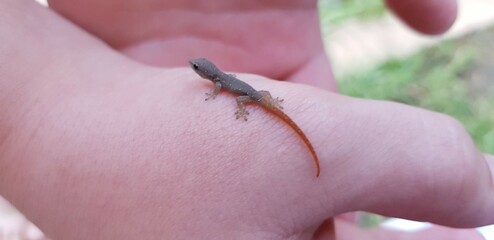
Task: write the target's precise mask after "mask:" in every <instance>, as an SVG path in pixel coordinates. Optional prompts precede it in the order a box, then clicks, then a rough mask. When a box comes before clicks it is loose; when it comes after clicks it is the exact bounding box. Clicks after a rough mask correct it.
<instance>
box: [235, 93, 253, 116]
mask: <svg viewBox="0 0 494 240" xmlns="http://www.w3.org/2000/svg"><path fill="white" fill-rule="evenodd" d="M246 102H252V99H251V98H250V97H249V96H238V97H237V106H238V109H237V111H236V112H235V116H236V119H239V118H243V119H244V120H245V121H247V116H248V115H249V111H247V109H245V105H244V103H246Z"/></svg>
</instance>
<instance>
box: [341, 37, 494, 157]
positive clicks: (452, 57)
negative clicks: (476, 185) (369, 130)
mask: <svg viewBox="0 0 494 240" xmlns="http://www.w3.org/2000/svg"><path fill="white" fill-rule="evenodd" d="M481 53H482V52H481V51H480V50H479V48H477V46H476V45H475V44H473V43H470V42H469V41H463V40H457V41H450V42H447V43H444V44H441V45H439V46H437V47H433V48H429V49H425V50H423V51H421V52H419V53H417V54H415V55H413V56H410V57H408V58H406V59H402V60H391V61H388V62H386V63H384V64H382V65H381V66H379V67H377V68H376V69H373V70H370V71H365V72H360V73H356V74H352V75H350V76H346V77H343V78H342V80H341V81H340V89H341V92H342V93H344V94H346V95H351V96H356V97H362V98H371V99H382V100H390V101H396V102H402V103H405V104H409V105H414V106H419V107H422V108H426V109H430V110H433V111H437V112H442V113H445V114H448V115H450V116H453V117H455V118H457V119H458V120H460V121H461V122H463V123H464V125H465V127H466V129H467V130H468V132H469V133H470V134H471V136H472V137H473V139H474V140H475V143H476V144H477V146H478V147H479V148H480V149H481V150H482V151H485V152H489V153H494V104H493V103H494V87H493V85H494V83H492V81H490V82H491V84H490V86H489V84H486V85H485V86H484V87H481V88H480V90H479V89H478V87H477V89H476V88H475V87H473V84H471V80H470V78H471V75H473V74H472V71H473V69H475V66H476V64H477V61H478V59H479V58H480V55H481Z"/></svg>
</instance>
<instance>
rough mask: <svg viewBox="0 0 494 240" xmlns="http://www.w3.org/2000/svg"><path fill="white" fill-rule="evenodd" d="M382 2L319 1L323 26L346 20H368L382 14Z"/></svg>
mask: <svg viewBox="0 0 494 240" xmlns="http://www.w3.org/2000/svg"><path fill="white" fill-rule="evenodd" d="M384 12H385V7H384V3H383V0H319V14H320V16H321V21H322V25H323V26H327V25H329V24H335V23H340V22H343V21H345V20H348V19H369V18H375V17H380V16H382V15H383V14H384Z"/></svg>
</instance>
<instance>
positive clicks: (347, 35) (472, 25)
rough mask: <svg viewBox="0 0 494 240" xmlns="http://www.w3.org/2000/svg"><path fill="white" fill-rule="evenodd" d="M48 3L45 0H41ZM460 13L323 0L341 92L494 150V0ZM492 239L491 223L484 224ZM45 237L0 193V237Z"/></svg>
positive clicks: (477, 1)
mask: <svg viewBox="0 0 494 240" xmlns="http://www.w3.org/2000/svg"><path fill="white" fill-rule="evenodd" d="M37 1H38V2H40V3H41V4H43V5H46V0H37ZM458 1H459V19H458V21H457V22H456V23H455V25H454V27H453V28H452V29H451V30H450V31H449V32H448V33H447V34H445V35H443V36H440V37H427V36H422V35H419V34H417V33H415V32H412V31H411V30H409V29H408V28H407V27H406V26H404V25H403V24H402V23H400V21H399V20H397V19H396V18H395V17H394V16H392V15H391V14H390V13H389V12H387V11H386V9H385V6H384V4H383V2H382V0H319V3H320V15H321V23H322V24H321V27H322V31H323V35H324V39H325V42H326V46H327V51H328V55H329V56H330V57H331V61H332V64H333V66H334V71H335V74H336V76H337V79H338V82H339V85H340V90H341V92H342V93H343V94H347V95H351V96H356V97H362V98H372V99H384V100H390V101H396V102H402V103H406V104H410V105H415V106H419V107H423V108H427V109H431V110H434V111H438V112H443V113H446V114H449V115H451V116H454V117H456V118H457V119H459V120H460V121H462V122H463V123H464V124H465V126H466V128H467V130H468V131H469V132H470V134H471V135H472V137H473V138H474V140H475V143H476V144H477V146H478V147H479V148H480V149H481V150H482V151H485V152H488V153H491V154H494V80H492V78H494V60H493V59H494V0H458ZM360 219H361V224H362V226H363V227H373V226H377V225H381V226H384V227H387V228H390V229H398V230H402V231H417V230H420V229H424V228H427V226H428V225H427V224H420V223H416V222H407V221H401V220H397V219H387V218H385V217H381V216H377V215H373V214H368V213H363V214H361V215H360ZM479 231H480V232H482V233H483V234H484V237H485V238H486V239H494V230H493V227H484V228H481V229H479ZM4 239H5V240H25V239H26V240H27V239H33V240H34V239H36V240H41V239H47V238H46V237H44V236H43V234H42V233H41V231H39V230H38V229H37V228H36V227H35V226H34V225H32V224H31V223H29V221H28V220H26V219H25V218H24V217H23V216H22V215H21V214H20V213H19V212H18V211H17V210H16V209H15V208H14V207H12V206H11V205H10V204H9V203H8V202H7V201H5V200H3V199H1V198H0V240H4Z"/></svg>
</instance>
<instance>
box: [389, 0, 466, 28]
mask: <svg viewBox="0 0 494 240" xmlns="http://www.w3.org/2000/svg"><path fill="white" fill-rule="evenodd" d="M386 3H387V5H388V6H389V8H390V9H391V10H393V12H394V13H395V14H396V15H398V17H400V18H401V19H402V20H403V21H404V22H405V23H406V24H407V25H408V26H410V27H411V28H413V29H415V30H417V31H419V32H421V33H425V34H440V33H443V32H445V31H446V30H448V29H449V28H450V27H451V25H453V23H454V21H455V19H456V15H457V3H456V1H455V0H438V1H429V0H386Z"/></svg>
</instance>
